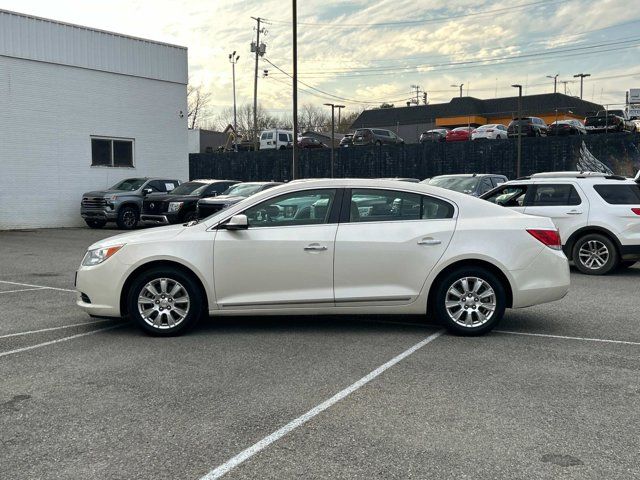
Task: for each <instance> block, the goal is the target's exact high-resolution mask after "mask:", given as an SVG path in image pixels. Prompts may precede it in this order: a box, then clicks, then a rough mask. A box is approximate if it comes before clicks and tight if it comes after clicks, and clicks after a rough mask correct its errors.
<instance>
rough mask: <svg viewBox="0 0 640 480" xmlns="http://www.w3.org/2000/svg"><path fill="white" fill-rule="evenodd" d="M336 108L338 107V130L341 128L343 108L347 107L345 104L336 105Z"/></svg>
mask: <svg viewBox="0 0 640 480" xmlns="http://www.w3.org/2000/svg"><path fill="white" fill-rule="evenodd" d="M336 108H337V109H338V130H340V112H342V109H343V108H345V107H344V105H336Z"/></svg>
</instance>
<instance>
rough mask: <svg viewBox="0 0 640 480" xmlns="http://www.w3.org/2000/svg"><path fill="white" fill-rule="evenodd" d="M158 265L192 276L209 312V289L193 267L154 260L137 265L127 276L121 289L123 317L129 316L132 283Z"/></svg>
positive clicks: (174, 262) (169, 261)
mask: <svg viewBox="0 0 640 480" xmlns="http://www.w3.org/2000/svg"><path fill="white" fill-rule="evenodd" d="M156 267H171V268H175V269H177V270H180V271H181V272H182V273H184V274H186V275H189V276H191V277H192V278H193V279H194V280H195V281H196V283H197V284H198V286H199V287H200V290H201V292H202V296H203V298H202V304H203V306H204V307H205V309H206V311H207V313H208V312H209V297H208V295H207V289H206V288H205V286H204V284H203V283H202V280H201V279H200V277H199V276H198V274H197V273H196V272H194V271H193V270H192V269H190V268H189V267H187V266H186V265H184V264H182V263H179V262H176V261H173V260H152V261H150V262H147V263H143V264H142V265H139V266H138V267H136V268H135V269H134V270H133V271H131V272H130V273H129V275H128V276H127V279H126V280H125V281H124V284H123V285H122V288H121V289H120V314H121V315H122V316H123V317H124V316H127V315H128V313H129V312H128V308H127V296H128V294H129V288H130V287H131V284H132V283H133V282H134V280H135V279H136V278H137V277H138V276H139V275H140V274H142V273H143V272H145V271H147V270H151V269H152V268H156Z"/></svg>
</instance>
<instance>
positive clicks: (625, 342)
mask: <svg viewBox="0 0 640 480" xmlns="http://www.w3.org/2000/svg"><path fill="white" fill-rule="evenodd" d="M493 333H502V334H506V335H524V336H528V337H544V338H557V339H559V340H581V341H583V342H601V343H616V344H620V345H640V342H632V341H630V340H611V339H608V338H590V337H572V336H569V335H552V334H550V333H531V332H514V331H512V330H494V331H493Z"/></svg>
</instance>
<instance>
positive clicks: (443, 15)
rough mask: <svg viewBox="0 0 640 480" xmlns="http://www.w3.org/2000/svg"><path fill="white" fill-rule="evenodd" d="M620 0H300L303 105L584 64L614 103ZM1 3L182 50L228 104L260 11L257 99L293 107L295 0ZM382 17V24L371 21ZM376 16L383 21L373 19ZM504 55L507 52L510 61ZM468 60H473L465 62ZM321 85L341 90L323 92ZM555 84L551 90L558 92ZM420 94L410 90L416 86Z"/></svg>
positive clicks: (535, 82)
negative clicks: (263, 49)
mask: <svg viewBox="0 0 640 480" xmlns="http://www.w3.org/2000/svg"><path fill="white" fill-rule="evenodd" d="M633 3H636V5H637V0H635V2H628V1H626V0H554V1H540V0H515V1H514V2H496V1H484V0H476V1H468V0H463V1H458V0H445V1H440V0H430V1H420V0H411V1H409V0H351V1H333V2H332V1H330V0H329V1H328V0H324V1H320V0H304V1H299V2H298V4H299V5H298V21H299V26H298V44H299V47H298V57H299V72H300V74H301V75H300V80H301V81H303V82H304V83H305V84H307V85H302V84H301V85H300V89H301V91H300V102H301V103H314V104H317V105H321V104H322V103H324V102H327V101H331V100H332V99H333V100H335V101H336V102H338V103H344V104H346V105H347V107H348V108H362V107H371V106H374V105H376V104H380V103H382V102H383V101H389V102H391V103H395V104H396V105H403V104H404V103H405V102H406V100H407V99H408V98H409V97H410V96H411V90H412V89H411V85H419V86H420V87H421V88H422V89H425V90H426V91H427V92H428V94H429V101H430V103H438V102H443V101H448V100H450V98H451V97H452V96H455V95H457V94H458V91H457V89H456V88H452V87H450V85H452V84H460V83H464V87H463V88H464V94H465V95H466V94H468V95H471V96H475V97H479V98H492V97H495V96H498V97H504V96H511V95H513V94H514V92H515V90H514V89H513V88H511V87H510V85H511V84H513V83H521V84H522V85H524V86H525V92H524V93H525V94H534V93H544V92H552V91H553V80H551V79H548V78H546V75H555V74H556V73H558V74H559V75H560V76H559V80H570V81H571V82H570V83H568V84H567V86H566V87H567V93H570V94H572V95H578V94H579V91H580V87H579V83H578V82H576V81H575V80H576V79H574V78H573V75H574V74H576V73H581V72H584V73H591V74H592V77H591V78H589V79H586V80H585V85H584V98H585V99H587V100H593V101H596V102H598V103H613V104H620V103H622V102H624V99H625V91H626V90H628V89H629V88H640V61H639V59H640V8H630V7H631V6H632V4H633ZM0 8H4V9H7V10H14V11H18V12H23V13H28V14H33V15H38V16H42V17H48V18H53V19H57V20H62V21H67V22H71V23H77V24H82V25H86V26H89V27H96V28H101V29H105V30H111V31H115V32H119V33H124V34H129V35H135V36H139V37H146V38H150V39H153V40H160V41H164V42H169V43H175V44H179V45H184V46H187V47H188V48H189V70H190V77H191V80H192V83H196V84H202V85H203V86H204V87H205V88H206V89H207V90H209V91H211V93H212V96H213V102H212V103H213V105H212V106H213V110H214V111H215V110H219V109H222V108H224V107H227V106H229V105H231V102H232V96H231V65H230V64H229V62H228V54H229V53H230V52H231V51H233V50H236V51H237V52H238V54H239V55H240V60H239V63H238V66H237V72H236V74H237V95H238V102H239V103H246V102H250V101H252V95H253V68H254V59H253V57H252V56H251V54H250V53H249V44H250V42H251V40H252V39H253V37H254V35H255V32H254V26H255V21H254V20H252V19H251V17H252V16H253V17H257V16H260V17H263V18H265V19H267V22H266V24H265V28H266V29H267V34H266V35H265V36H264V42H265V43H266V44H267V53H266V55H265V59H261V61H260V72H261V74H262V71H263V70H264V69H268V70H269V78H266V79H263V78H262V75H260V80H259V87H258V89H259V94H258V96H259V101H260V103H261V104H262V105H263V106H264V107H265V108H267V109H269V110H271V111H273V112H274V113H279V112H286V111H288V110H289V109H290V105H291V86H290V85H291V84H290V81H289V78H288V77H287V76H286V75H285V74H283V73H281V72H279V71H278V70H277V69H276V68H275V67H273V66H272V65H270V64H268V63H267V62H266V59H269V60H270V61H271V62H272V63H273V64H275V65H277V66H278V67H280V68H281V69H282V70H284V71H285V72H287V73H288V72H290V71H291V23H290V20H291V2H290V1H286V0H259V1H258V0H255V1H254V0H246V1H230V0H227V1H220V0H207V1H205V0H189V1H184V0H171V1H169V0H110V1H109V2H97V1H86V0H85V1H72V0H0ZM372 24H377V25H372ZM380 24H382V25H380ZM505 57H506V58H505ZM468 62H473V63H468ZM312 88H315V89H318V90H321V91H323V92H326V93H327V94H331V95H334V96H335V97H341V98H343V99H344V100H340V99H338V98H335V97H328V96H327V95H326V94H325V93H320V92H318V91H317V90H313V89H312ZM564 88H565V87H564V85H563V84H561V83H559V84H558V91H560V92H563V91H564ZM414 95H415V94H414Z"/></svg>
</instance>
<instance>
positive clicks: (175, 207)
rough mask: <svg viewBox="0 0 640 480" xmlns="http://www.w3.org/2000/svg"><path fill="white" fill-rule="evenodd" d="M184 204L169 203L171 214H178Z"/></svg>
mask: <svg viewBox="0 0 640 480" xmlns="http://www.w3.org/2000/svg"><path fill="white" fill-rule="evenodd" d="M182 203H183V202H169V210H168V211H169V212H177V211H178V210H180V209H181V208H182Z"/></svg>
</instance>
